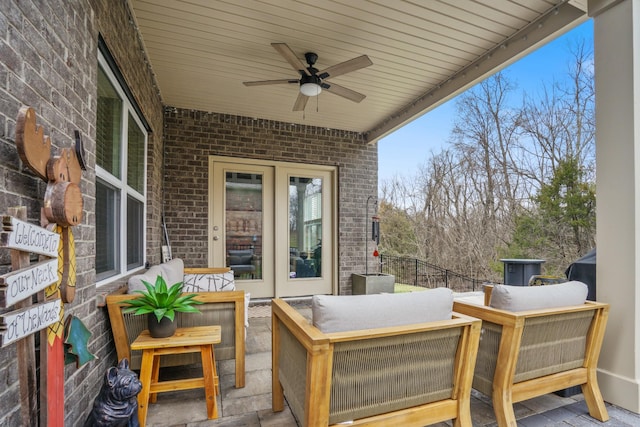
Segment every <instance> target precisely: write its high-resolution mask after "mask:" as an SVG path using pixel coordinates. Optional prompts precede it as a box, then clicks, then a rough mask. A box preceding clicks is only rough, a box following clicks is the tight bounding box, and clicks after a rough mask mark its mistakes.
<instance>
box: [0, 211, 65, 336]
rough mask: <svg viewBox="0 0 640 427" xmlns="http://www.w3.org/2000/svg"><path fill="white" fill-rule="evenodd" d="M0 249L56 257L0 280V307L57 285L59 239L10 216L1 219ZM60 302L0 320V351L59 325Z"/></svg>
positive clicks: (51, 302)
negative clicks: (15, 342)
mask: <svg viewBox="0 0 640 427" xmlns="http://www.w3.org/2000/svg"><path fill="white" fill-rule="evenodd" d="M2 225H3V231H2V232H0V246H2V247H5V248H9V249H15V250H19V251H25V252H34V253H37V254H40V255H45V256H49V257H56V259H51V260H47V261H42V262H39V263H37V264H35V265H33V266H28V267H26V268H21V269H19V270H17V271H12V272H11V273H8V274H5V275H3V276H0V307H2V308H6V307H10V306H12V305H14V304H16V303H18V302H20V301H22V300H24V299H26V298H28V297H30V296H31V295H33V294H36V293H38V292H40V291H42V290H44V289H45V288H46V287H48V286H51V285H53V284H55V283H57V281H58V260H57V256H58V246H59V245H60V235H59V234H57V233H53V232H51V231H48V230H46V229H44V228H42V227H38V226H36V225H33V224H29V223H27V222H24V221H21V220H19V219H17V218H14V217H12V216H5V217H3V218H2ZM60 304H61V300H60V299H58V300H55V301H50V302H47V303H45V304H41V305H37V306H34V307H28V308H26V309H23V310H17V311H12V312H10V313H5V314H3V315H2V316H0V347H4V346H6V345H8V344H10V343H12V342H14V341H16V340H19V339H21V338H24V337H25V336H27V335H30V334H32V333H35V332H37V331H39V330H42V329H44V328H46V327H48V326H49V325H52V324H53V323H56V322H59V321H60V318H59V314H60V308H61V307H60Z"/></svg>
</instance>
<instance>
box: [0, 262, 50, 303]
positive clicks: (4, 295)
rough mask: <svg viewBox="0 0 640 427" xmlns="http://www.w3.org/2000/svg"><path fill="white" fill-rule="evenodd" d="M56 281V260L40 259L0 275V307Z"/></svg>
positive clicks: (15, 301)
mask: <svg viewBox="0 0 640 427" xmlns="http://www.w3.org/2000/svg"><path fill="white" fill-rule="evenodd" d="M57 281H58V260H57V259H50V260H48V261H42V262H39V263H37V264H34V265H32V266H29V267H28V268H23V269H21V270H17V271H12V272H11V273H7V274H4V275H2V276H0V308H6V307H9V306H11V305H13V304H15V303H17V302H18V301H22V300H23V299H25V298H27V297H29V296H31V295H33V294H35V293H37V292H39V291H41V290H43V289H44V288H46V287H47V286H50V285H52V284H54V283H56V282H57Z"/></svg>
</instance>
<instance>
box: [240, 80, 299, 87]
mask: <svg viewBox="0 0 640 427" xmlns="http://www.w3.org/2000/svg"><path fill="white" fill-rule="evenodd" d="M284 83H300V81H298V80H291V79H280V80H261V81H257V82H242V84H243V85H245V86H264V85H279V84H284Z"/></svg>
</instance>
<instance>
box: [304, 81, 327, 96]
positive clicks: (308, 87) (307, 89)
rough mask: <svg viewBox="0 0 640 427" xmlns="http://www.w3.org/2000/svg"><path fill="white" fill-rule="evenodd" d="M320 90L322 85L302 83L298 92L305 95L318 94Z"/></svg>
mask: <svg viewBox="0 0 640 427" xmlns="http://www.w3.org/2000/svg"><path fill="white" fill-rule="evenodd" d="M320 92H322V87H320V85H319V84H317V83H302V84H301V85H300V93H302V94H303V95H306V96H318V95H320Z"/></svg>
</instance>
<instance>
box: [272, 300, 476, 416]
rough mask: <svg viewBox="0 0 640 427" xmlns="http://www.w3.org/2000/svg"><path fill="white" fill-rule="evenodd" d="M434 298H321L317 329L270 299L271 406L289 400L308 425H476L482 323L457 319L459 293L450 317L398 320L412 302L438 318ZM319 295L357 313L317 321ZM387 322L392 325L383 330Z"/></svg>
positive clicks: (278, 406)
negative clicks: (474, 384)
mask: <svg viewBox="0 0 640 427" xmlns="http://www.w3.org/2000/svg"><path fill="white" fill-rule="evenodd" d="M444 290H445V291H448V290H446V289H444ZM449 292H450V291H449ZM423 293H424V294H425V295H423V296H420V294H423ZM429 293H430V291H424V292H417V293H414V294H387V295H360V296H337V297H336V296H334V297H331V296H320V297H318V296H316V297H314V302H313V303H314V310H313V311H314V318H316V317H322V316H324V319H320V320H318V319H316V320H314V321H313V323H314V324H316V325H318V326H319V327H316V326H314V324H312V323H309V322H308V321H307V320H306V319H305V318H304V317H303V316H302V315H301V314H300V313H299V312H297V311H296V310H295V309H294V308H292V307H291V306H289V305H288V304H287V303H286V302H285V301H283V300H279V299H276V300H273V302H272V322H273V325H272V326H273V330H272V331H273V348H272V351H273V361H272V362H273V363H272V368H273V410H274V411H282V410H283V408H284V399H285V397H286V399H287V402H288V403H289V407H290V408H291V411H292V412H293V414H294V416H295V417H296V418H297V419H298V422H299V423H300V424H301V425H302V426H306V427H311V426H313V427H315V426H318V427H319V426H327V425H336V424H339V423H348V424H349V425H368V426H381V427H382V426H391V425H398V426H400V425H401V426H416V427H417V426H420V427H422V426H425V425H428V424H433V423H436V422H440V421H445V420H449V419H453V420H454V426H469V427H470V426H471V414H470V394H471V380H472V374H473V366H474V362H475V356H476V352H477V346H478V339H479V332H480V322H479V321H478V320H477V319H472V318H469V317H467V316H463V315H458V314H456V313H452V312H451V307H452V300H453V298H452V296H451V302H450V303H449V308H448V310H447V311H446V313H445V319H444V320H434V321H422V322H416V321H415V320H416V318H415V317H414V318H413V319H409V320H408V321H409V323H408V324H401V323H402V322H397V320H398V318H400V317H402V316H403V315H405V314H406V313H410V312H411V311H412V309H411V307H407V305H405V302H407V303H408V304H411V302H412V300H413V303H414V306H415V307H416V308H417V309H416V311H421V312H422V313H421V315H423V314H424V313H429V312H432V311H433V310H430V309H429V304H428V303H427V304H425V303H424V301H425V300H428V298H429V295H427V294H429ZM399 295H405V297H403V298H404V300H403V302H402V303H401V304H399V305H398V304H394V302H393V300H395V299H397V298H398V297H399ZM372 297H375V298H373V299H372ZM320 298H324V299H325V302H326V299H327V298H338V299H343V300H332V301H330V302H331V303H333V302H335V301H338V303H339V304H343V307H345V308H350V310H351V314H352V315H351V316H349V313H347V314H346V316H345V315H337V316H335V313H333V314H331V313H329V314H327V313H326V312H325V313H324V314H321V315H320V316H317V314H318V313H317V312H316V311H317V310H316V305H315V303H316V302H317V300H319V299H320ZM447 298H448V296H447ZM344 299H346V301H345V300H344ZM372 301H373V302H372ZM390 301H391V302H390ZM402 307H406V309H405V310H402V309H400V310H398V309H399V308H402ZM366 317H369V319H365V318H366ZM372 319H373V321H372V323H371V324H370V326H371V327H370V328H366V325H365V324H364V323H366V322H369V321H370V320H372ZM389 319H391V321H390V326H388V327H382V326H381V323H385V322H386V321H387V320H389ZM363 322H364V323H363ZM359 328H363V329H359ZM322 329H333V330H334V332H323V331H322ZM345 329H353V330H345Z"/></svg>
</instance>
